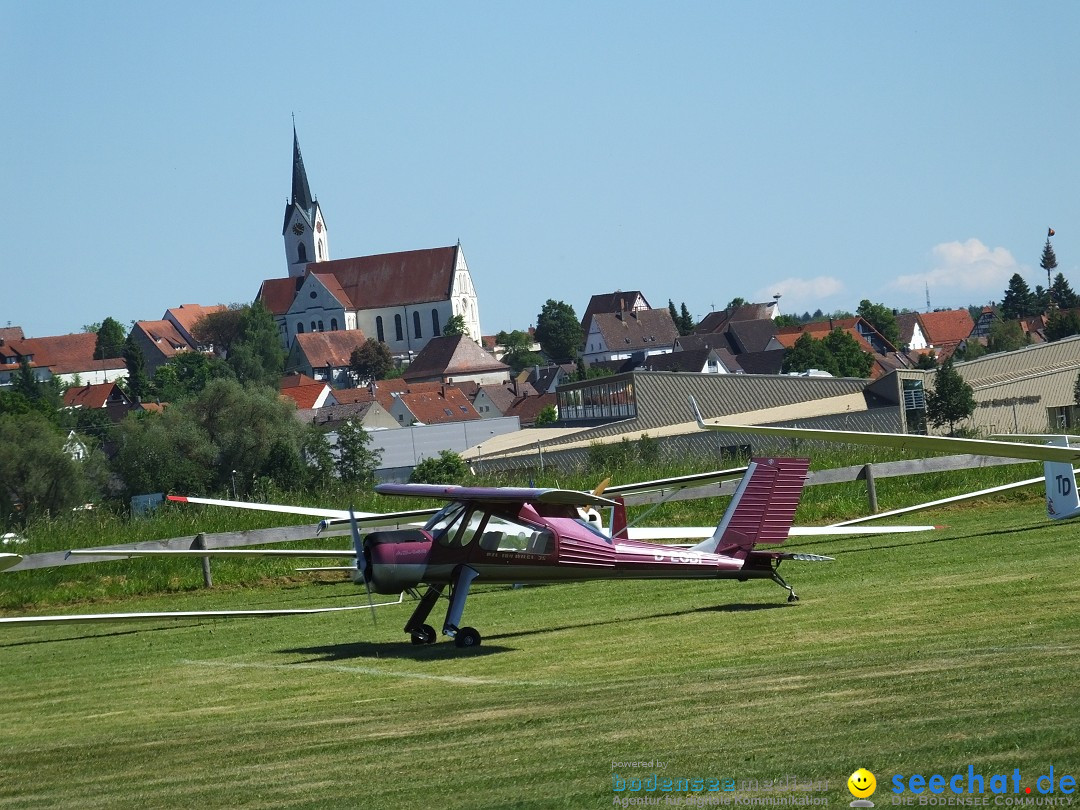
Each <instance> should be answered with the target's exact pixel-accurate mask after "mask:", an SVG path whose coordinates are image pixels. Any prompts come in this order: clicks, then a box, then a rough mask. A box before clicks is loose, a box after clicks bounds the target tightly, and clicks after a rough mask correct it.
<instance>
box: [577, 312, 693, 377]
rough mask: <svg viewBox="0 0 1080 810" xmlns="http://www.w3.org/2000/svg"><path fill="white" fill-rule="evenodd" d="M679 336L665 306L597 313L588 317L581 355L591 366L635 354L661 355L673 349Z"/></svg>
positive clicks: (624, 358)
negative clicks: (662, 307)
mask: <svg viewBox="0 0 1080 810" xmlns="http://www.w3.org/2000/svg"><path fill="white" fill-rule="evenodd" d="M678 336H679V330H678V329H677V328H676V326H675V322H674V321H673V320H672V319H671V313H670V312H669V311H668V310H667V308H664V309H638V310H624V311H620V312H598V313H596V314H595V315H592V316H591V317H590V320H589V328H588V331H587V332H586V334H585V349H584V351H583V352H582V354H581V358H582V360H583V361H584V363H585V365H589V366H591V365H593V364H594V363H598V362H603V361H609V360H627V359H630V358H631V357H632V356H634V355H635V354H637V355H640V356H641V357H642V358H644V357H647V356H648V355H651V354H663V353H665V352H670V351H672V349H673V348H674V345H675V340H676V338H678Z"/></svg>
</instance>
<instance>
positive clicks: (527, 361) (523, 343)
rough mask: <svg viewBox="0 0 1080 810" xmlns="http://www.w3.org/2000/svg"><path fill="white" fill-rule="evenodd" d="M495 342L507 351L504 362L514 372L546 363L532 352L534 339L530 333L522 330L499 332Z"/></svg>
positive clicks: (503, 358)
mask: <svg viewBox="0 0 1080 810" xmlns="http://www.w3.org/2000/svg"><path fill="white" fill-rule="evenodd" d="M495 342H496V343H497V344H498V345H500V346H502V347H503V348H504V349H505V350H506V353H505V354H504V355H503V357H502V361H503V362H504V363H506V365H508V366H510V368H512V369H513V370H514V371H521V370H522V369H524V368H528V367H529V366H540V365H544V363H545V360H544V358H543V357H542V356H541V355H539V354H538V353H536V352H534V351H533V350H532V345H533V339H532V335H530V334H529V333H528V332H522V331H521V330H520V329H515V330H514V331H512V332H505V331H504V332H499V334H497V335H496V336H495Z"/></svg>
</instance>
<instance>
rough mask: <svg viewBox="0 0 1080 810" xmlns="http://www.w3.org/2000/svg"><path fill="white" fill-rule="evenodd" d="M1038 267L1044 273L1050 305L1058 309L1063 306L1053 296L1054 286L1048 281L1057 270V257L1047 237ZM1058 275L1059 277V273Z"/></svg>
mask: <svg viewBox="0 0 1080 810" xmlns="http://www.w3.org/2000/svg"><path fill="white" fill-rule="evenodd" d="M1039 267H1041V268H1042V269H1043V270H1045V271H1046V286H1047V287H1049V293H1050V305H1051V306H1053V305H1054V304H1057V305H1058V306H1059V307H1060V306H1064V304H1062V303H1061V301H1060V300H1059V299H1058V297H1057V296H1056V295H1054V285H1053V283H1052V282H1051V281H1050V276H1051V274H1052V273H1053V272H1054V270H1056V269H1057V256H1055V255H1054V248H1053V246H1052V245H1051V244H1050V237H1049V236H1047V237H1046V244H1045V245H1043V252H1042V258H1041V259H1040V260H1039ZM1058 275H1060V273H1059V274H1058ZM1063 280H1064V279H1063ZM1032 314H1034V313H1032Z"/></svg>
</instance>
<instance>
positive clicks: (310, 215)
mask: <svg viewBox="0 0 1080 810" xmlns="http://www.w3.org/2000/svg"><path fill="white" fill-rule="evenodd" d="M292 137H293V165H292V196H291V199H290V201H289V204H288V205H286V206H285V224H284V225H282V226H281V232H282V233H285V229H286V228H288V227H289V212H290V211H291V210H292V208H293V207H296V208H299V209H300V211H301V212H302V213H303V214H304V216H305V217H306V218H307V221H308V224H309V225H313V224H314V223H315V208H316V206H318V203H317V202H316V201H315V199H314V198H313V197H312V196H311V186H309V185H308V179H307V171H306V170H305V169H304V158H303V155H301V154H300V140H299V139H298V138H297V137H296V127H293V133H292Z"/></svg>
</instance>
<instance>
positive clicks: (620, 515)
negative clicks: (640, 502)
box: [611, 495, 627, 540]
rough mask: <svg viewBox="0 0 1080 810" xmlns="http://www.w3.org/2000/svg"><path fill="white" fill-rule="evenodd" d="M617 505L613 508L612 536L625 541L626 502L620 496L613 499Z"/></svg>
mask: <svg viewBox="0 0 1080 810" xmlns="http://www.w3.org/2000/svg"><path fill="white" fill-rule="evenodd" d="M613 500H614V501H615V505H614V506H613V507H611V536H612V538H614V539H620V540H625V539H626V538H627V532H626V501H624V500H623V499H622V498H620V497H619V496H618V495H616V496H615V498H613Z"/></svg>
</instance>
